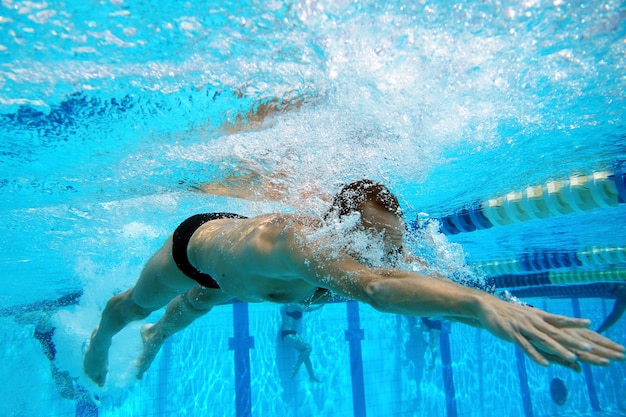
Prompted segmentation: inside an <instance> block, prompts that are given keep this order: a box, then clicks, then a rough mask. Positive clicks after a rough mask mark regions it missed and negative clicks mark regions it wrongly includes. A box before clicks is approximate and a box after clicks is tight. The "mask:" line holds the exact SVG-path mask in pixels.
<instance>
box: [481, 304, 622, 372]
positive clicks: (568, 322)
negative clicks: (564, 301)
mask: <svg viewBox="0 0 626 417" xmlns="http://www.w3.org/2000/svg"><path fill="white" fill-rule="evenodd" d="M476 318H477V319H478V320H479V322H480V323H481V325H482V327H484V328H485V329H487V330H489V331H490V332H491V333H492V334H494V335H495V336H497V337H499V338H501V339H503V340H506V341H508V342H512V343H515V344H516V345H518V346H519V347H520V348H521V349H522V350H523V351H524V352H525V353H526V354H527V355H528V356H529V357H530V358H531V359H532V360H534V361H535V362H537V363H538V364H540V365H542V366H548V365H549V364H550V363H555V364H559V365H562V366H565V367H567V368H570V369H573V370H575V371H577V372H579V371H580V364H579V363H578V362H582V363H587V364H590V365H597V366H607V365H609V363H610V362H611V361H623V360H624V350H625V349H624V347H623V346H622V345H619V344H617V343H615V342H613V341H611V340H609V339H607V338H606V337H604V336H601V335H599V334H598V333H596V332H594V331H592V330H589V329H588V328H587V327H589V324H590V322H589V320H586V319H577V318H572V317H567V316H561V315H556V314H550V313H547V312H545V311H543V310H540V309H538V308H533V307H529V306H523V305H518V304H512V303H507V302H505V301H502V300H499V299H496V298H493V297H484V298H483V299H481V302H479V303H478V308H477V315H476Z"/></svg>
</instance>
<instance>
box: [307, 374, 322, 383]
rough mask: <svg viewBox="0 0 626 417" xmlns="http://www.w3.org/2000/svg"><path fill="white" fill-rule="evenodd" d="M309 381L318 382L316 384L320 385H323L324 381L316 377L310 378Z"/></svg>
mask: <svg viewBox="0 0 626 417" xmlns="http://www.w3.org/2000/svg"><path fill="white" fill-rule="evenodd" d="M309 380H310V381H311V382H316V383H318V384H321V383H322V380H321V379H318V378H317V377H316V376H315V375H311V376H310V377H309Z"/></svg>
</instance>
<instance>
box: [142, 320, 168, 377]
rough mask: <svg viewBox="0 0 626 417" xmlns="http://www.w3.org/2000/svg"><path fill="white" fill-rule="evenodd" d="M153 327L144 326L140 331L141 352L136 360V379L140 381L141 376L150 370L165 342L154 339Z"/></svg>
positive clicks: (157, 338) (160, 339)
mask: <svg viewBox="0 0 626 417" xmlns="http://www.w3.org/2000/svg"><path fill="white" fill-rule="evenodd" d="M153 327H154V325H153V324H144V325H143V326H142V327H141V330H140V333H141V341H142V342H143V351H142V352H141V355H139V357H138V358H137V379H141V378H142V377H143V374H144V373H146V371H147V370H148V368H150V365H152V362H153V361H154V358H155V357H156V355H157V353H159V350H160V349H161V346H162V345H163V342H164V341H165V339H163V338H159V337H155V332H154V331H153V330H152V329H153Z"/></svg>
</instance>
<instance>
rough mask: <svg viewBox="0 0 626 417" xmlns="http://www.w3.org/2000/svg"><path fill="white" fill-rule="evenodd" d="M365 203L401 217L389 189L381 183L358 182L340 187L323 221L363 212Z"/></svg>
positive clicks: (398, 205)
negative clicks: (331, 217) (332, 216)
mask: <svg viewBox="0 0 626 417" xmlns="http://www.w3.org/2000/svg"><path fill="white" fill-rule="evenodd" d="M365 203H373V204H374V206H376V207H378V208H380V209H383V210H386V211H389V212H391V213H393V214H397V215H398V216H401V215H402V212H401V210H400V203H398V199H397V198H396V196H395V195H393V193H392V192H391V191H389V189H388V188H387V187H386V186H384V185H383V184H381V183H377V182H374V181H372V180H368V179H365V180H360V181H356V182H353V183H351V184H348V185H346V186H344V187H342V188H341V189H340V190H339V192H337V194H335V197H334V198H333V202H332V203H331V205H330V209H329V210H328V212H327V213H326V215H325V216H324V220H326V219H328V218H329V217H330V216H331V215H336V216H338V217H340V218H341V217H343V216H345V215H348V214H350V213H354V212H360V213H362V212H363V206H364V205H365Z"/></svg>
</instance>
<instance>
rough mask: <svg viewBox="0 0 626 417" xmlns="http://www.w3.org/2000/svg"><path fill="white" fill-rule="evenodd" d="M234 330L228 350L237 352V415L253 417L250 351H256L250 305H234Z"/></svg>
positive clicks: (238, 303) (238, 416)
mask: <svg viewBox="0 0 626 417" xmlns="http://www.w3.org/2000/svg"><path fill="white" fill-rule="evenodd" d="M233 328H234V330H235V332H234V333H235V334H234V337H231V338H229V339H228V348H229V349H230V350H233V351H234V352H235V415H236V416H237V417H251V416H252V392H251V389H250V349H254V338H253V337H252V336H250V321H249V319H248V303H241V302H235V303H233Z"/></svg>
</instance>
